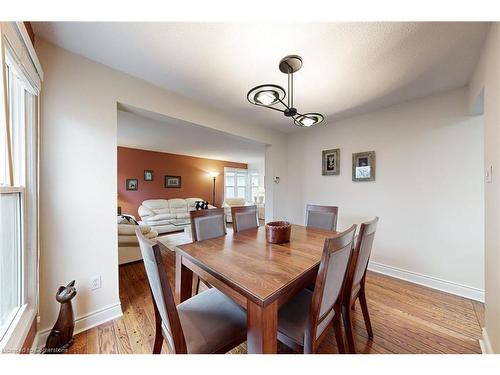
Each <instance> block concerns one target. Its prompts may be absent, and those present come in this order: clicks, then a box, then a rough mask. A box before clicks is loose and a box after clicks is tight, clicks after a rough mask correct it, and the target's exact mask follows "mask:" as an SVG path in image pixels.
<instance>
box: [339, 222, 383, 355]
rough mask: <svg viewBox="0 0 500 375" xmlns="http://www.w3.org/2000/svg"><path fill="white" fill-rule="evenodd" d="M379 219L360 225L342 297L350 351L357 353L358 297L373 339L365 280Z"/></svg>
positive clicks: (369, 335) (369, 334) (370, 336)
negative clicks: (355, 316)
mask: <svg viewBox="0 0 500 375" xmlns="http://www.w3.org/2000/svg"><path fill="white" fill-rule="evenodd" d="M378 220H379V218H378V217H375V219H373V220H372V221H368V222H365V223H362V224H361V225H360V227H359V233H358V236H357V240H356V246H355V247H354V251H353V253H352V257H351V262H350V264H349V272H348V274H347V280H346V285H345V288H344V296H343V298H342V318H343V321H344V329H345V331H346V337H347V346H348V349H349V352H350V353H356V348H355V345H354V336H353V332H352V309H353V308H354V304H355V303H356V299H358V298H359V304H360V305H361V312H362V313H363V319H364V320H365V326H366V330H367V331H368V337H369V338H370V339H373V330H372V325H371V322H370V315H369V313H368V305H367V303H366V293H365V281H366V270H367V268H368V261H369V260H370V254H371V252H372V246H373V239H374V238H375V231H376V230H377V224H378Z"/></svg>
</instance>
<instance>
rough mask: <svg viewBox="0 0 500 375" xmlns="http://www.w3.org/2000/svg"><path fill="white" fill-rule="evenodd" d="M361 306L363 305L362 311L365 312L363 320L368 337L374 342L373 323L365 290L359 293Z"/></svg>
mask: <svg viewBox="0 0 500 375" xmlns="http://www.w3.org/2000/svg"><path fill="white" fill-rule="evenodd" d="M359 304H360V305H361V311H362V312H363V319H364V320H365V325H366V330H367V331H368V337H369V338H370V339H372V340H373V330H372V323H371V322H370V314H369V313H368V304H367V303H366V295H365V291H364V289H362V290H361V293H359Z"/></svg>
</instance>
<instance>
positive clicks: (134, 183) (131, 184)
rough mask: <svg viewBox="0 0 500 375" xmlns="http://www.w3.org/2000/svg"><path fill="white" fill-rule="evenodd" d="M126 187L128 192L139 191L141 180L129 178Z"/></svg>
mask: <svg viewBox="0 0 500 375" xmlns="http://www.w3.org/2000/svg"><path fill="white" fill-rule="evenodd" d="M125 187H126V189H127V190H137V189H138V188H139V180H137V178H127V181H126V182H125Z"/></svg>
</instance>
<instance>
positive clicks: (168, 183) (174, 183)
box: [165, 176, 181, 189]
mask: <svg viewBox="0 0 500 375" xmlns="http://www.w3.org/2000/svg"><path fill="white" fill-rule="evenodd" d="M180 187H181V176H165V188H167V189H169V188H180Z"/></svg>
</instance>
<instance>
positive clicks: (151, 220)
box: [147, 213, 176, 223]
mask: <svg viewBox="0 0 500 375" xmlns="http://www.w3.org/2000/svg"><path fill="white" fill-rule="evenodd" d="M175 218H176V215H175V214H171V213H168V214H158V215H155V216H151V217H148V218H147V221H148V223H154V222H155V221H160V220H172V219H175Z"/></svg>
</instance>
